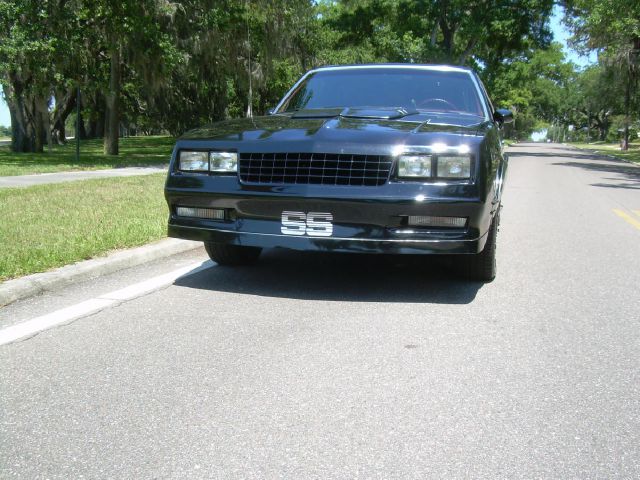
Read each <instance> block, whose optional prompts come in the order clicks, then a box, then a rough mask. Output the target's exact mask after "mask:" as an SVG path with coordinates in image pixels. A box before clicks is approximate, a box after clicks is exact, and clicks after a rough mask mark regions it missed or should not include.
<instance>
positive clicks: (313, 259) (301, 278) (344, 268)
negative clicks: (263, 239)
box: [175, 249, 484, 304]
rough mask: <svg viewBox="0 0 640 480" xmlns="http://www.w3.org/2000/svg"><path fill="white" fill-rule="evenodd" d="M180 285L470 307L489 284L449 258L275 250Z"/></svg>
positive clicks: (269, 294)
mask: <svg viewBox="0 0 640 480" xmlns="http://www.w3.org/2000/svg"><path fill="white" fill-rule="evenodd" d="M175 285H177V286H180V287H187V288H195V289H199V290H210V291H218V292H230V293H241V294H249V295H259V296H264V297H277V298H290V299H291V298H293V299H300V300H325V301H349V302H383V303H389V302H403V303H407V302H408V303H435V304H468V303H471V302H472V301H473V300H474V299H475V297H476V295H477V293H478V290H480V288H482V286H483V285H484V284H483V283H480V282H470V281H466V280H463V279H461V278H460V276H459V274H458V273H457V272H456V271H455V269H454V268H453V265H452V262H451V261H450V260H449V259H448V258H445V257H429V256H424V255H419V256H409V255H406V256H405V255H402V256H391V255H389V256H387V255H367V254H341V253H316V252H298V251H291V250H284V249H269V250H265V251H264V252H263V253H262V255H261V257H260V261H259V262H258V263H257V264H256V265H252V266H243V267H223V266H219V265H215V264H212V266H211V267H210V268H202V267H200V268H199V269H196V270H194V272H193V273H190V274H186V275H185V276H183V277H181V278H179V279H178V280H176V281H175Z"/></svg>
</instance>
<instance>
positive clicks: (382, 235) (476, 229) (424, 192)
mask: <svg viewBox="0 0 640 480" xmlns="http://www.w3.org/2000/svg"><path fill="white" fill-rule="evenodd" d="M452 194H453V195H452ZM165 196H166V198H167V203H168V205H169V209H170V217H169V228H168V233H169V236H171V237H177V238H184V239H189V240H200V241H204V242H218V243H225V244H232V245H244V246H252V247H263V248H272V247H282V248H289V249H294V250H313V251H330V252H361V253H389V254H473V253H478V252H480V251H482V249H483V248H484V244H485V242H486V233H487V231H488V229H489V225H490V222H491V204H490V203H489V204H488V203H486V202H483V201H481V200H479V199H478V198H477V192H476V191H475V187H473V186H470V185H457V186H454V187H451V186H446V185H439V186H436V185H420V184H402V185H398V184H392V183H389V184H385V185H383V186H380V187H329V186H322V185H292V186H278V187H265V186H250V185H241V184H240V183H239V182H238V181H237V179H235V178H233V177H226V178H225V177H221V178H212V177H189V176H183V177H180V176H174V175H170V176H169V178H168V180H167V185H166V188H165ZM177 206H185V207H197V208H217V209H224V210H225V220H207V219H199V218H192V217H180V216H178V215H176V207H177ZM284 211H296V212H327V213H330V214H331V215H332V216H333V232H332V234H331V236H330V237H318V236H309V235H306V234H305V235H299V236H297V235H296V236H294V235H285V234H283V232H282V212H284ZM413 215H418V216H445V217H465V218H467V219H468V220H467V224H466V226H465V227H464V228H439V229H438V228H425V227H410V226H408V225H407V223H406V222H407V217H408V216H413Z"/></svg>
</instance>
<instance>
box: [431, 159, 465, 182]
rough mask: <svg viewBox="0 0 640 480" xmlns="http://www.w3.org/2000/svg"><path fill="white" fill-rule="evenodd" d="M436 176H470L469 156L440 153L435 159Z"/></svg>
mask: <svg viewBox="0 0 640 480" xmlns="http://www.w3.org/2000/svg"><path fill="white" fill-rule="evenodd" d="M437 165H438V170H437V172H438V173H437V175H438V178H471V157H470V156H468V155H442V156H438V159H437Z"/></svg>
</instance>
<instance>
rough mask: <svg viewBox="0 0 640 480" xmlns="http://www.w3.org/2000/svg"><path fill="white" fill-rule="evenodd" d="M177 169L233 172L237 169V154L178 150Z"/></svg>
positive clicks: (202, 171) (203, 171)
mask: <svg viewBox="0 0 640 480" xmlns="http://www.w3.org/2000/svg"><path fill="white" fill-rule="evenodd" d="M178 170H182V171H185V172H201V173H206V172H214V173H227V172H232V173H235V172H237V171H238V154H237V153H235V152H209V151H199V152H196V151H189V150H182V151H180V157H179V159H178Z"/></svg>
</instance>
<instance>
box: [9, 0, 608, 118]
mask: <svg viewBox="0 0 640 480" xmlns="http://www.w3.org/2000/svg"><path fill="white" fill-rule="evenodd" d="M562 13H563V12H562V9H561V8H560V7H558V6H555V7H553V15H552V17H551V30H552V31H553V36H554V39H555V40H556V41H557V42H560V43H562V44H563V45H564V47H565V48H564V51H565V54H566V56H567V59H568V60H571V61H572V62H574V63H576V64H578V65H580V66H585V65H588V64H591V63H595V61H596V56H595V54H592V55H590V56H589V57H581V56H579V55H578V54H577V53H576V52H575V51H574V50H572V49H570V48H569V47H568V46H567V38H569V36H570V34H569V32H568V31H567V29H566V28H565V27H564V25H562V23H561V20H562ZM0 125H4V126H5V127H9V126H11V118H10V117H9V109H8V108H7V104H6V103H5V101H4V98H3V97H2V95H1V94H0Z"/></svg>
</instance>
